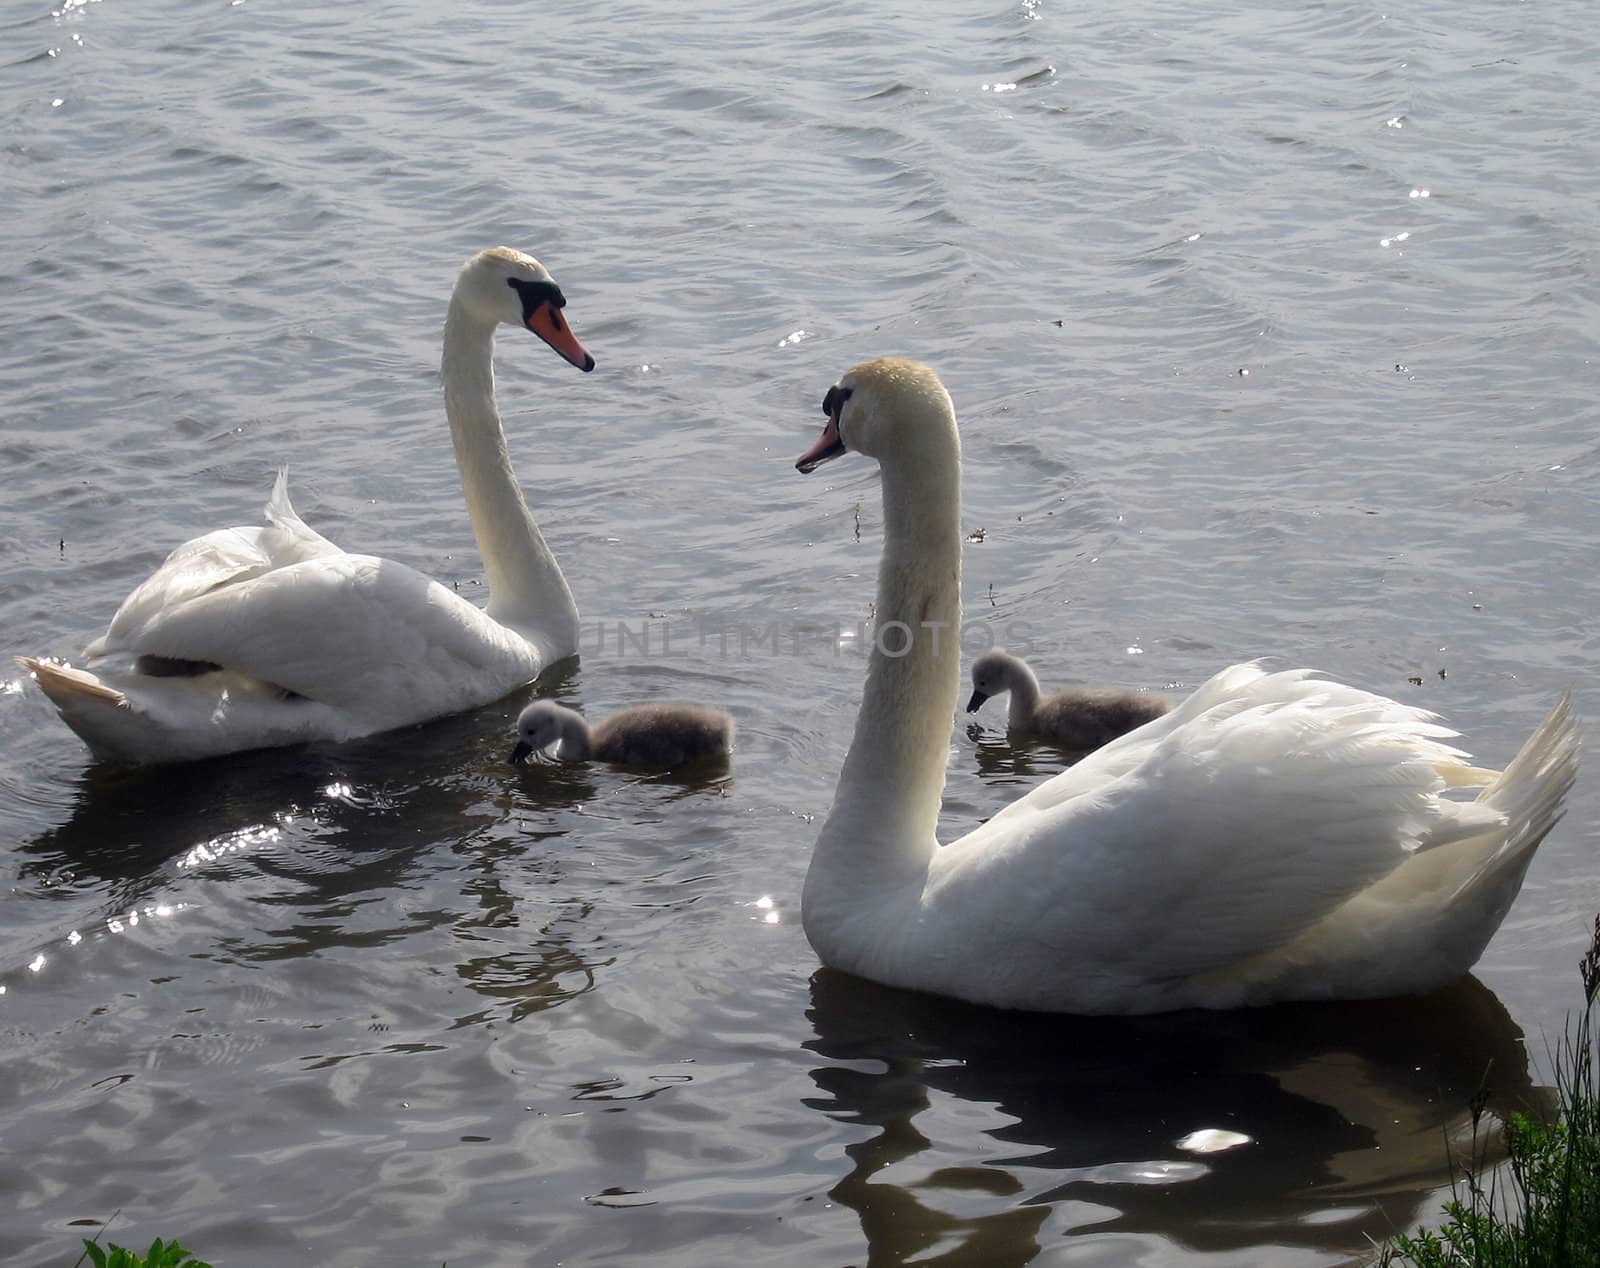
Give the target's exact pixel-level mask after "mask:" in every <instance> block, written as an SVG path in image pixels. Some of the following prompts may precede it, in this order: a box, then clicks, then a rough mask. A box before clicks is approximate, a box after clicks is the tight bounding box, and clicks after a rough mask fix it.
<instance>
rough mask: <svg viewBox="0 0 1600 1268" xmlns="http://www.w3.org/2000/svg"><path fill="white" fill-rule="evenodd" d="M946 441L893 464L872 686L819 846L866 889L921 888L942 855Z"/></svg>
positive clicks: (957, 531)
mask: <svg viewBox="0 0 1600 1268" xmlns="http://www.w3.org/2000/svg"><path fill="white" fill-rule="evenodd" d="M930 439H932V438H930ZM937 442H938V443H934V444H931V445H928V446H927V447H925V448H921V449H918V450H916V451H913V452H908V453H904V454H896V455H892V456H891V457H889V458H887V459H885V460H884V462H883V504H884V546H883V557H882V560H881V562H880V564H879V568H878V603H877V618H876V624H875V627H874V639H873V646H872V651H871V654H870V657H869V659H868V664H867V680H866V688H865V691H864V693H863V696H862V701H861V711H860V713H859V714H858V715H857V718H856V729H855V735H854V737H853V738H852V740H851V742H850V752H849V755H848V756H847V757H846V758H845V764H844V770H843V773H842V774H841V775H840V777H839V788H838V792H837V794H836V795H835V798H834V807H833V811H832V813H831V814H830V815H829V816H828V821H827V823H826V824H824V826H823V829H822V833H821V835H820V837H819V840H818V844H817V856H818V858H817V861H818V862H820V863H822V865H823V867H822V870H824V871H827V872H831V873H832V874H833V875H834V876H836V877H837V876H839V875H841V874H845V875H850V876H852V877H854V878H855V879H856V880H859V881H860V882H862V883H864V884H872V883H873V882H879V883H889V884H901V883H913V884H914V883H915V881H916V878H917V876H918V874H919V873H923V872H925V871H926V869H927V866H928V863H929V862H930V861H931V859H932V858H933V854H934V851H935V850H936V849H937V846H938V842H937V839H936V837H935V829H936V827H937V825H938V821H939V805H940V797H941V795H942V793H943V791H944V777H945V765H946V762H947V759H948V755H949V750H950V729H951V725H952V721H951V720H952V719H953V718H954V716H955V709H956V701H957V697H958V695H959V692H960V688H961V682H960V674H961V666H960V650H961V649H960V632H961V448H960V441H959V440H958V439H957V436H956V431H955V420H954V418H953V417H952V418H950V419H949V420H948V429H947V433H945V434H941V435H939V436H938V437H937ZM817 870H818V869H817V868H815V867H814V868H813V871H814V872H815V871H817Z"/></svg>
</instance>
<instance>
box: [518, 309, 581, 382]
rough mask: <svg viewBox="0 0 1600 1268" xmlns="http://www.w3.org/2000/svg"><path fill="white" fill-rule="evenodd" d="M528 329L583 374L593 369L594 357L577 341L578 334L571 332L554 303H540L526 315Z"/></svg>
mask: <svg viewBox="0 0 1600 1268" xmlns="http://www.w3.org/2000/svg"><path fill="white" fill-rule="evenodd" d="M528 329H529V330H531V331H533V333H534V334H536V335H538V336H539V338H541V339H543V340H544V341H545V342H546V343H547V344H549V345H550V346H551V347H552V348H554V349H555V350H556V351H557V352H559V353H560V354H561V356H562V357H563V358H564V359H565V360H567V361H570V362H571V363H572V364H573V365H575V366H577V367H578V369H580V370H582V371H583V372H584V373H585V374H587V373H589V371H590V370H592V369H594V358H593V357H591V356H590V355H589V350H588V349H587V348H585V347H584V346H583V345H582V344H581V343H579V342H578V336H577V335H575V334H573V333H572V327H571V326H569V325H567V319H566V318H565V317H563V316H562V315H561V310H560V309H559V308H557V307H556V306H555V305H554V304H540V305H539V307H537V308H535V309H534V310H533V312H532V313H530V314H529V316H528Z"/></svg>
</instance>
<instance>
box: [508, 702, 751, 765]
mask: <svg viewBox="0 0 1600 1268" xmlns="http://www.w3.org/2000/svg"><path fill="white" fill-rule="evenodd" d="M552 744H558V745H559V747H558V748H557V749H556V752H555V755H556V757H557V758H558V759H560V760H561V761H564V762H586V761H589V760H591V759H593V760H595V761H600V762H615V763H616V764H617V765H618V766H637V767H640V768H644V769H650V770H671V769H673V768H674V767H677V766H687V765H688V764H689V763H691V762H698V761H703V760H705V759H707V758H720V759H724V760H726V758H727V756H728V752H729V750H730V749H732V747H733V719H732V718H731V717H729V716H728V715H727V714H726V713H724V712H723V711H722V710H721V709H708V708H706V707H705V706H704V705H698V704H637V705H634V706H633V707H632V708H629V709H623V710H621V711H620V712H617V713H613V714H612V715H611V716H610V717H609V718H607V719H606V720H605V721H603V722H601V723H599V724H598V725H597V726H594V727H590V725H589V724H588V723H587V722H585V721H584V720H583V715H582V714H580V713H578V712H577V711H576V710H573V709H569V708H567V707H566V706H565V705H559V704H557V703H556V702H555V701H554V700H535V701H534V702H533V703H532V704H530V705H529V706H528V707H527V708H526V709H524V710H523V711H522V712H521V713H520V714H519V715H518V717H517V743H516V746H515V747H514V748H513V749H512V750H511V759H510V760H511V761H513V762H521V761H523V760H524V759H526V758H527V757H528V755H529V754H531V753H541V752H543V751H544V750H545V749H547V748H549V747H550V746H551V745H552Z"/></svg>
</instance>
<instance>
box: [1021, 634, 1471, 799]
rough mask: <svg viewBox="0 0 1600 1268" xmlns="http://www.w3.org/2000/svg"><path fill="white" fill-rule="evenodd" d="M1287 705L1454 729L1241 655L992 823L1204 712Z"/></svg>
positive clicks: (1418, 727)
mask: <svg viewBox="0 0 1600 1268" xmlns="http://www.w3.org/2000/svg"><path fill="white" fill-rule="evenodd" d="M1291 703H1316V704H1327V705H1344V706H1354V705H1361V706H1364V707H1365V708H1366V709H1367V710H1369V720H1371V721H1374V722H1376V721H1383V722H1386V723H1389V724H1393V725H1398V726H1404V727H1407V728H1409V729H1410V730H1411V731H1412V732H1413V733H1416V734H1423V735H1426V736H1427V737H1428V738H1429V739H1431V740H1444V739H1450V738H1453V737H1454V736H1455V735H1456V734H1457V733H1456V732H1455V731H1452V730H1450V729H1449V728H1448V727H1445V726H1441V725H1439V724H1438V722H1437V718H1436V715H1434V714H1432V713H1429V712H1427V711H1426V710H1424V709H1415V708H1412V707H1410V706H1409V705H1403V704H1400V703H1399V702H1398V701H1395V700H1391V699H1389V698H1388V697H1386V696H1380V695H1375V694H1374V693H1372V692H1369V691H1363V690H1362V689H1361V688H1359V687H1351V686H1347V685H1346V684H1344V683H1339V682H1332V681H1329V680H1328V679H1325V678H1319V677H1317V676H1316V671H1315V670H1311V669H1286V670H1279V671H1277V672H1276V673H1268V672H1267V671H1266V670H1264V669H1263V668H1262V667H1261V662H1260V661H1243V662H1241V663H1239V664H1237V665H1230V666H1228V667H1227V668H1226V669H1223V670H1220V671H1218V672H1217V673H1215V674H1213V675H1212V676H1211V677H1210V678H1208V679H1207V680H1206V681H1205V682H1203V683H1202V684H1201V685H1200V686H1199V687H1197V688H1196V689H1195V690H1194V691H1193V692H1191V693H1190V694H1189V695H1188V696H1187V697H1186V698H1185V699H1184V700H1182V701H1181V702H1180V703H1179V704H1178V705H1177V706H1175V707H1174V708H1173V709H1172V710H1171V711H1170V712H1169V713H1167V714H1165V715H1163V716H1162V717H1159V718H1156V719H1154V720H1153V721H1150V722H1147V723H1145V724H1144V725H1143V726H1141V727H1137V728H1136V729H1134V730H1132V731H1129V732H1128V733H1127V734H1125V735H1121V736H1118V737H1117V738H1116V739H1115V740H1113V741H1111V743H1109V744H1107V745H1105V746H1104V747H1102V748H1099V749H1096V750H1095V751H1094V752H1092V753H1090V754H1089V755H1088V756H1086V757H1084V758H1083V759H1082V760H1081V761H1079V762H1076V763H1074V764H1073V765H1072V766H1069V767H1068V768H1067V769H1066V770H1064V771H1062V772H1061V773H1060V774H1058V775H1055V776H1053V777H1051V778H1050V779H1047V780H1046V781H1045V782H1044V783H1042V784H1040V785H1039V786H1038V787H1037V788H1034V789H1032V790H1031V791H1030V792H1028V793H1027V794H1026V795H1024V796H1022V797H1019V798H1018V799H1017V800H1016V801H1014V802H1012V803H1011V804H1009V805H1007V806H1006V807H1004V808H1003V809H1002V810H1000V811H999V812H997V813H996V814H995V816H994V820H993V821H999V820H1001V819H1003V818H1007V817H1012V816H1019V815H1027V814H1030V813H1033V812H1035V811H1038V810H1043V809H1046V808H1048V807H1050V806H1054V805H1059V804H1061V803H1062V802H1064V801H1067V800H1069V799H1071V798H1073V797H1076V796H1078V795H1079V794H1081V793H1083V792H1087V791H1091V790H1093V789H1095V788H1098V787H1100V786H1101V785H1102V784H1104V783H1105V782H1106V781H1108V780H1111V779H1115V778H1116V777H1117V776H1119V775H1121V774H1124V773H1125V772H1127V771H1130V770H1132V769H1134V768H1135V767H1137V766H1138V765H1139V764H1140V763H1142V762H1144V761H1146V760H1148V758H1149V757H1150V754H1151V753H1152V752H1153V751H1154V749H1155V748H1156V747H1157V746H1158V745H1160V744H1161V743H1163V742H1164V741H1165V740H1167V738H1168V737H1169V736H1171V735H1173V734H1175V733H1177V732H1180V731H1182V730H1183V729H1184V728H1186V727H1188V726H1190V725H1191V724H1192V723H1194V722H1195V721H1196V720H1198V719H1200V718H1203V717H1210V718H1211V719H1212V720H1213V722H1215V721H1220V720H1221V719H1223V718H1225V717H1229V716H1232V715H1233V714H1235V713H1239V712H1242V711H1244V710H1246V709H1252V708H1258V707H1262V706H1270V705H1285V704H1291ZM1439 748H1440V752H1441V755H1443V754H1445V753H1448V754H1449V755H1450V756H1451V757H1452V758H1455V759H1464V758H1465V756H1466V755H1465V754H1464V753H1462V752H1460V751H1459V750H1457V749H1453V748H1447V747H1446V746H1443V745H1440V746H1439ZM1492 776H1493V772H1490V771H1479V770H1477V769H1476V768H1473V767H1467V766H1460V767H1459V769H1456V770H1452V771H1451V772H1449V779H1450V782H1451V785H1452V786H1457V785H1458V784H1462V785H1477V784H1483V783H1487V782H1488V780H1489V779H1490V778H1492Z"/></svg>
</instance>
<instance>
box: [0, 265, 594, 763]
mask: <svg viewBox="0 0 1600 1268" xmlns="http://www.w3.org/2000/svg"><path fill="white" fill-rule="evenodd" d="M565 304H566V300H565V299H564V298H563V297H562V294H561V291H560V288H559V287H557V286H556V284H555V283H554V282H553V281H552V280H551V279H550V274H549V273H547V272H546V271H545V269H544V266H543V265H541V264H540V263H539V262H538V261H537V260H535V259H534V258H533V257H532V256H529V255H525V254H523V253H522V252H520V251H513V250H511V249H509V248H507V247H496V248H494V249H493V250H490V251H484V252H481V253H480V254H478V255H476V256H474V257H473V258H472V259H470V260H468V261H467V262H466V264H465V265H464V266H463V267H462V269H461V272H460V275H459V276H458V277H457V279H456V285H455V290H454V292H453V293H452V294H451V296H450V307H449V311H448V313H447V314H446V316H445V324H444V360H443V379H444V405H445V413H446V415H447V416H448V417H449V419H450V435H451V439H452V440H453V441H454V442H455V452H456V466H457V467H458V468H459V469H460V472H461V486H462V491H463V493H464V494H465V496H466V501H467V514H468V515H469V516H470V517H471V519H472V531H473V534H474V536H475V537H476V538H477V542H478V553H479V554H480V555H481V556H482V559H483V566H484V571H485V573H486V574H487V577H488V582H489V604H488V610H487V611H481V610H480V609H478V608H477V607H476V606H474V605H473V604H471V603H468V602H467V601H466V600H465V599H462V598H461V597H460V596H458V595H457V594H456V593H455V592H454V590H453V589H451V587H449V586H444V585H440V584H439V583H438V582H436V581H432V580H430V579H429V578H427V577H425V576H423V575H422V574H421V573H420V572H417V571H416V570H415V569H413V568H408V567H407V566H406V565H404V564H398V563H395V562H393V561H392V560H388V559H378V558H375V557H373V556H371V555H352V554H347V553H346V552H344V551H342V550H340V549H339V548H338V547H337V546H335V545H334V544H333V543H332V542H330V541H328V540H327V539H326V538H325V537H322V536H321V535H320V534H318V533H315V532H313V531H312V530H311V529H309V528H307V527H306V526H305V524H303V523H302V522H301V520H300V517H299V516H298V515H296V514H295V512H294V508H293V507H292V506H290V504H289V495H288V490H287V488H286V485H285V481H284V478H283V477H282V476H281V475H280V476H279V477H278V482H277V486H276V487H275V488H274V490H273V493H272V499H271V501H269V502H268V503H267V507H266V518H267V525H266V527H264V528H255V527H252V528H228V529H222V530H220V531H218V532H214V533H207V534H206V535H205V536H204V537H197V538H195V539H194V540H193V541H189V542H185V543H184V544H183V545H182V546H179V547H178V548H177V549H176V550H175V551H173V552H172V554H171V555H169V556H168V557H167V560H166V562H165V563H163V564H162V565H161V567H160V568H158V569H157V570H156V572H155V574H154V575H153V576H152V577H150V578H149V579H148V580H147V581H145V582H144V583H143V584H142V585H141V586H139V588H138V589H136V590H135V591H134V592H133V593H132V594H131V595H129V596H128V597H127V599H125V600H124V601H123V604H122V606H121V607H120V608H118V609H117V613H116V615H115V616H114V617H112V618H111V625H110V628H109V629H107V630H106V632H105V634H104V635H102V636H101V637H100V638H98V639H96V640H95V641H94V642H93V643H91V644H90V645H89V647H88V649H87V660H88V663H87V666H86V667H85V668H83V669H74V668H69V667H67V666H64V665H59V664H55V663H52V662H50V661H44V660H36V659H33V658H24V659H22V660H21V662H20V663H21V664H22V666H23V667H24V668H25V669H27V670H29V671H30V672H32V674H33V675H34V676H35V678H37V679H38V682H39V685H40V686H41V687H42V688H43V689H44V691H45V694H46V695H48V696H49V697H50V699H51V700H52V701H54V702H55V705H56V708H57V709H59V710H60V711H61V716H62V717H63V718H64V719H65V720H66V722H67V725H68V726H70V727H71V728H72V729H73V730H74V731H76V732H77V733H78V734H79V735H80V736H82V737H83V739H84V741H85V742H86V743H87V744H88V745H89V747H90V748H91V749H92V750H93V751H94V752H95V753H96V754H97V755H99V756H101V757H114V758H122V759H125V760H129V761H142V762H151V761H185V760H189V759H193V758H200V757H210V756H214V755H216V754H219V753H229V752H234V751H236V750H239V749H250V748H263V747H268V746H271V745H278V744H293V743H296V742H298V741H301V740H345V739H351V738H353V737H355V736H359V735H369V734H371V733H373V732H375V731H384V730H388V729H390V728H392V727H399V726H406V725H409V724H411V723H416V722H421V721H424V720H425V719H428V718H434V717H439V716H442V715H444V714H447V713H454V712H457V711H458V710H462V709H470V708H473V707H474V706H476V705H482V704H487V703H488V702H489V701H491V700H496V699H498V698H499V697H501V696H503V695H505V694H506V692H508V691H511V690H513V689H515V688H516V687H518V686H520V685H521V684H523V683H525V682H528V681H530V680H531V679H533V678H535V677H537V676H538V674H539V671H540V670H541V669H542V668H543V667H544V666H545V665H547V664H549V663H551V662H552V661H555V660H559V659H560V658H562V657H564V656H569V655H571V654H572V653H573V652H575V651H577V648H578V612H577V608H576V607H575V606H574V605H573V602H572V593H571V592H570V591H569V590H568V589H567V583H566V579H565V578H564V577H562V575H561V569H560V567H559V566H558V565H557V564H556V561H555V559H554V557H553V556H552V555H551V554H550V549H549V547H548V546H546V545H545V542H544V538H543V537H542V536H540V534H539V529H538V526H537V525H536V524H535V523H534V522H533V516H532V515H531V514H529V512H528V507H527V504H526V503H525V502H524V501H523V499H522V492H521V490H520V489H519V488H518V487H517V481H516V476H515V475H514V474H513V472H512V470H511V460H510V457H509V456H508V454H507V452H506V437H505V431H504V430H503V428H502V427H501V425H500V414H499V411H498V410H497V409H496V407H495V395H494V366H493V358H494V333H495V327H496V326H498V325H501V324H506V325H513V326H525V327H526V328H527V329H529V330H531V331H532V332H533V333H534V334H536V335H538V336H539V337H540V338H541V339H543V340H544V341H545V342H546V343H548V344H549V345H550V346H551V347H552V348H554V349H555V350H556V351H557V352H558V353H560V354H561V356H562V357H564V358H565V359H566V360H568V361H570V362H571V363H572V364H573V365H575V366H577V367H578V368H579V369H581V370H584V371H589V370H592V369H594V358H593V357H591V356H590V355H589V354H588V352H587V351H585V350H584V347H583V345H582V344H581V343H579V342H578V340H577V338H576V336H574V335H573V333H572V330H571V328H570V327H569V326H568V325H567V322H566V319H565V318H564V317H563V316H562V315H561V310H562V308H563V307H564V306H565Z"/></svg>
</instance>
